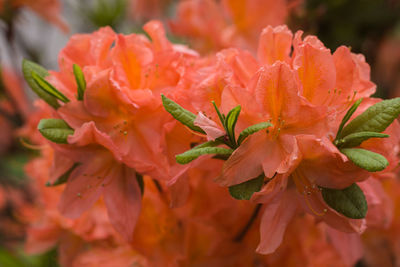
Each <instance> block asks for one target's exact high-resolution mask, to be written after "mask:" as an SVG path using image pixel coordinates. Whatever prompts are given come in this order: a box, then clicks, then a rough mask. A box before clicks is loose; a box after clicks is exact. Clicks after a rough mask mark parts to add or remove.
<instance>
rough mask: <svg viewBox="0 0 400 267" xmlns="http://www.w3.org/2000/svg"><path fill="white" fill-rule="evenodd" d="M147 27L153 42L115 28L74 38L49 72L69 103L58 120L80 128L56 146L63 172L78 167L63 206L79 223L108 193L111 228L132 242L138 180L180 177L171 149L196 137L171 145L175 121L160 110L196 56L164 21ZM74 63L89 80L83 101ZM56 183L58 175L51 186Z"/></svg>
mask: <svg viewBox="0 0 400 267" xmlns="http://www.w3.org/2000/svg"><path fill="white" fill-rule="evenodd" d="M144 28H145V30H146V31H147V32H148V33H149V35H150V36H151V38H152V42H150V41H149V40H148V39H147V38H145V37H144V36H143V35H137V34H132V35H128V36H124V35H120V34H116V33H114V32H113V31H112V30H111V29H110V28H103V29H100V30H99V31H97V32H95V33H93V34H90V35H88V34H82V35H76V36H73V37H72V38H71V41H70V42H69V43H68V44H67V46H66V48H64V49H63V50H62V51H61V53H60V56H59V65H60V71H58V72H56V71H51V72H50V76H48V77H47V80H48V81H49V82H50V83H51V84H53V85H54V86H55V87H56V88H57V90H59V91H60V92H62V93H63V94H65V96H66V97H67V98H68V99H69V100H70V101H69V102H68V103H65V104H63V105H62V106H61V107H60V108H58V109H57V111H55V112H54V115H53V116H55V117H56V118H62V119H63V120H64V121H65V122H66V123H67V124H68V125H69V126H70V127H72V129H73V130H74V134H73V135H71V136H69V137H68V144H67V145H63V144H52V146H53V148H54V150H55V151H56V155H60V156H61V157H63V158H65V159H68V160H64V161H59V162H58V163H57V162H56V164H55V165H56V168H59V170H58V172H57V173H59V174H62V173H63V172H64V173H65V172H67V171H68V169H70V168H74V169H73V171H72V172H71V174H70V177H69V179H68V182H67V186H66V188H65V190H64V192H63V195H62V197H61V200H60V204H59V208H60V210H61V212H62V213H63V214H64V215H66V216H69V217H71V218H77V217H78V216H80V215H81V214H82V213H83V212H84V211H85V210H87V209H89V208H90V207H91V206H92V205H93V204H94V203H95V202H96V201H97V200H98V199H99V198H100V197H101V196H103V198H104V202H105V205H106V207H107V211H108V215H109V218H110V221H111V223H112V225H113V226H114V227H115V228H116V230H117V231H118V232H119V233H121V234H122V235H123V236H124V237H125V238H126V239H127V240H131V238H132V234H133V230H134V226H135V224H136V221H137V218H138V214H139V213H140V207H141V192H140V188H139V184H138V180H137V179H139V178H138V177H139V176H140V175H151V176H152V178H154V179H157V180H160V181H166V180H169V179H172V178H173V177H175V176H177V175H178V176H177V177H179V176H180V175H181V174H182V172H183V171H184V167H182V166H180V165H178V164H177V163H176V162H175V161H174V154H168V153H166V149H167V147H168V149H169V150H170V151H175V150H174V148H173V147H171V146H174V144H175V143H179V142H181V143H182V142H183V141H185V140H187V142H186V143H185V145H184V148H182V149H183V150H178V151H177V152H178V153H181V152H183V151H184V149H187V148H189V147H190V139H191V136H192V134H189V136H188V137H185V138H187V139H183V140H178V142H176V141H173V142H172V143H171V142H170V141H169V140H168V132H169V131H172V130H173V129H174V127H173V125H172V124H168V122H171V121H172V118H170V116H169V115H168V114H167V113H166V112H165V111H164V109H163V107H162V104H161V98H160V93H161V92H165V93H168V92H169V91H171V90H172V89H173V88H174V87H175V86H176V85H177V84H179V82H180V80H181V76H182V75H183V74H184V73H185V69H186V68H188V66H189V63H190V61H191V60H194V59H196V58H197V54H196V53H195V52H194V51H191V50H189V49H187V48H185V47H182V46H174V45H172V44H171V43H170V42H169V41H168V40H167V39H166V38H165V33H164V30H163V28H162V25H161V24H160V23H159V22H156V21H153V22H149V23H148V24H146V25H145V27H144ZM88 51H89V52H88ZM73 64H77V65H79V66H80V67H81V68H82V70H83V74H84V77H85V80H86V84H87V86H86V89H85V92H84V96H83V99H82V100H79V99H77V85H76V83H75V77H74V75H73V72H72V70H73ZM173 124H176V122H173ZM168 125H169V126H168ZM182 129H184V128H183V127H182ZM178 148H179V147H178ZM57 158H58V156H56V157H55V160H56V159H57ZM171 158H172V160H171ZM171 161H173V164H172V163H171ZM74 164H78V165H77V166H76V167H74ZM57 178H58V177H57V176H55V175H53V177H51V179H50V182H51V183H53V182H54V181H56V180H57Z"/></svg>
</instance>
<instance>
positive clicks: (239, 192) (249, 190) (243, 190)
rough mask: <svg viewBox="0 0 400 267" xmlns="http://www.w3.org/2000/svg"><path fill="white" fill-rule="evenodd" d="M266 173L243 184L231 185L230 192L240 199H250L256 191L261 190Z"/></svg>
mask: <svg viewBox="0 0 400 267" xmlns="http://www.w3.org/2000/svg"><path fill="white" fill-rule="evenodd" d="M264 177H265V175H264V174H261V175H260V176H258V177H256V178H254V179H251V180H248V181H246V182H243V183H241V184H237V185H233V186H230V187H229V193H230V194H231V196H232V197H233V198H235V199H239V200H249V199H250V198H251V196H252V195H253V194H254V192H258V191H260V190H261V187H262V186H263V184H264Z"/></svg>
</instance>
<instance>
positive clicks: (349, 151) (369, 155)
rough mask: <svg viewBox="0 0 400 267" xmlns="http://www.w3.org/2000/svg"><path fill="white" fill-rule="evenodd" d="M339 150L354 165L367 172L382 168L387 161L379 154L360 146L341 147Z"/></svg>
mask: <svg viewBox="0 0 400 267" xmlns="http://www.w3.org/2000/svg"><path fill="white" fill-rule="evenodd" d="M340 152H342V153H343V154H345V155H346V156H347V157H348V158H349V160H351V161H352V162H353V163H354V164H355V165H357V166H358V167H360V168H363V169H365V170H367V171H369V172H377V171H382V170H384V169H385V168H386V167H387V166H388V165H389V162H388V161H387V159H386V158H385V157H384V156H382V155H381V154H378V153H375V152H372V151H369V150H365V149H361V148H343V149H340Z"/></svg>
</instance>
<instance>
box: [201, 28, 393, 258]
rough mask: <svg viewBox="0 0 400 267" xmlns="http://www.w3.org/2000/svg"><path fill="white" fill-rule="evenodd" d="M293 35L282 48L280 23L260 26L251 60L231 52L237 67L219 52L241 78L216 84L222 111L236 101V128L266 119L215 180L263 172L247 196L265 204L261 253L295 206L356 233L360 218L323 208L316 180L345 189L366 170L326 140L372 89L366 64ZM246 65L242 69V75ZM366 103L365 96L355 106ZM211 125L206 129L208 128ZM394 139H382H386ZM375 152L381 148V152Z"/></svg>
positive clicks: (233, 180) (228, 182) (228, 181)
mask: <svg viewBox="0 0 400 267" xmlns="http://www.w3.org/2000/svg"><path fill="white" fill-rule="evenodd" d="M300 37H301V32H298V33H296V35H295V38H294V40H293V47H294V52H293V54H292V55H290V49H291V43H292V34H291V32H290V31H289V30H288V29H287V28H286V27H284V26H280V27H277V28H272V27H267V28H266V29H265V30H264V31H263V33H262V38H261V40H260V44H259V50H258V56H259V60H260V61H261V62H260V63H258V64H259V65H258V67H257V63H254V61H253V60H247V61H243V60H242V59H241V58H240V56H239V55H241V54H242V53H243V52H238V53H236V55H234V56H233V58H235V60H236V62H241V63H242V65H241V68H238V67H237V66H238V65H237V64H235V65H234V64H232V62H235V61H233V60H232V59H231V58H230V57H227V56H226V54H225V57H224V58H225V62H226V63H227V64H228V65H230V66H231V72H233V74H231V76H230V77H232V76H233V77H235V76H236V77H242V79H241V80H242V81H243V82H242V84H241V83H239V84H235V83H233V85H228V86H226V87H225V88H224V89H223V91H222V93H221V95H222V98H221V99H222V100H221V109H222V111H223V112H225V113H226V112H228V111H229V110H230V109H232V108H233V107H235V106H236V105H239V104H240V105H241V106H242V110H241V115H240V118H239V120H238V124H237V131H238V133H239V132H240V131H241V130H243V129H244V128H246V127H248V126H250V125H253V124H256V123H259V122H263V121H269V122H271V123H272V125H273V127H270V128H268V129H267V130H266V131H265V130H264V131H260V132H258V133H255V134H253V135H251V136H250V137H248V138H247V140H246V141H245V142H244V143H243V144H242V145H241V146H240V147H239V148H237V149H236V150H235V151H234V152H233V154H232V155H231V156H230V158H229V159H228V160H227V161H226V163H225V164H224V167H223V169H222V174H221V175H220V176H219V177H218V178H217V179H216V181H217V182H218V183H219V184H220V185H223V186H232V185H236V184H239V183H243V182H245V181H248V180H250V179H253V178H255V177H257V176H259V175H260V173H264V174H265V176H266V177H267V178H268V180H267V181H268V182H267V184H266V185H265V186H264V187H263V189H262V190H261V191H260V192H258V193H255V194H254V196H253V200H255V201H258V202H261V203H265V204H266V210H267V211H268V212H265V213H264V216H263V219H262V222H261V228H260V230H261V242H260V246H259V247H258V249H257V251H258V252H261V253H271V252H273V251H274V250H275V249H276V248H277V247H278V246H279V244H280V242H281V240H282V237H283V234H284V231H285V228H286V226H287V224H288V223H289V221H290V220H291V218H292V217H293V216H294V214H296V213H297V212H298V211H299V210H304V211H306V212H309V213H310V214H313V215H315V216H317V217H318V218H319V219H321V220H324V221H325V222H326V223H328V224H329V225H331V226H333V227H334V228H336V229H339V230H341V231H345V232H362V231H363V230H364V229H365V224H366V222H365V220H352V219H348V218H346V217H344V216H343V215H340V214H339V213H337V212H336V211H334V210H333V209H331V208H330V207H329V206H328V205H327V204H326V203H325V201H324V200H323V199H322V196H321V193H320V190H319V189H318V187H319V186H322V187H329V188H345V187H348V186H350V185H351V184H353V183H355V182H361V181H363V180H365V179H367V178H369V177H370V174H369V173H368V172H367V171H364V170H363V169H361V168H359V167H357V166H355V165H354V164H353V163H352V162H350V161H349V160H348V159H347V157H346V156H345V155H343V154H342V153H341V152H340V151H339V149H338V148H336V146H335V145H334V144H333V143H332V141H333V139H334V135H335V134H336V131H337V128H338V125H339V123H340V121H341V118H342V116H343V115H344V112H345V111H346V110H347V109H348V108H349V106H350V105H351V103H353V101H354V100H356V99H358V98H359V97H368V96H369V95H370V94H372V93H373V92H374V90H375V85H374V84H373V83H371V82H370V81H369V78H368V77H369V67H368V65H366V63H365V61H364V59H363V58H362V57H361V56H358V55H354V54H351V53H350V51H349V50H348V49H347V48H345V47H340V48H339V49H338V50H337V51H336V52H335V53H334V54H333V55H331V53H330V51H329V50H328V49H326V48H325V47H324V46H323V44H322V43H321V42H320V41H319V40H318V39H317V38H316V37H313V36H309V37H306V38H305V39H304V40H301V38H300ZM266 42H268V44H267V43H266ZM271 44H272V45H271ZM239 60H240V61H239ZM246 66H249V68H248V69H249V70H250V71H249V72H248V73H247V75H245V76H243V73H245V72H243V71H242V69H245V67H246ZM255 66H256V68H254V67H255ZM245 77H247V78H245ZM338 86H340V88H337V87H338ZM370 105H372V104H371V102H369V101H366V104H364V105H363V106H364V107H365V108H366V107H368V106H370ZM365 108H364V109H365ZM361 110H363V109H360V111H359V112H361ZM357 114H359V113H357ZM214 118H215V117H214ZM197 120H198V121H200V120H201V116H198V119H197ZM201 121H202V123H201V124H198V125H199V126H200V127H203V128H204V130H205V131H206V132H207V133H209V134H210V133H213V134H210V135H209V138H211V139H212V138H215V137H216V136H214V132H215V131H214V130H215V129H217V128H216V127H215V125H214V126H212V125H211V123H203V122H204V119H203V120H201ZM211 126H212V128H213V131H212V132H210V131H209V129H208V127H211ZM396 127H397V126H396ZM206 128H207V129H206ZM394 140H397V139H393V138H391V139H388V141H386V140H385V141H386V142H389V143H387V144H388V145H390V144H393V143H394ZM367 144H368V143H366V144H363V145H367ZM379 152H382V153H383V154H384V155H385V156H386V155H389V153H388V151H382V150H379Z"/></svg>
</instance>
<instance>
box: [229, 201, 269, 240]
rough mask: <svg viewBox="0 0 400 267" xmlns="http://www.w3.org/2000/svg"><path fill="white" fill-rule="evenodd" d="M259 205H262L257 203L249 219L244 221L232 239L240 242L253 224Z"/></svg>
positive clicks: (259, 208) (258, 211)
mask: <svg viewBox="0 0 400 267" xmlns="http://www.w3.org/2000/svg"><path fill="white" fill-rule="evenodd" d="M261 206H262V205H261V204H257V206H256V207H255V209H254V211H253V214H252V215H251V217H250V219H249V221H248V222H247V223H246V225H245V226H244V227H243V229H242V230H241V231H240V232H239V234H238V235H236V237H235V239H234V241H236V242H240V241H242V240H243V238H244V237H245V236H246V234H247V232H248V231H249V230H250V228H251V226H252V225H253V223H254V221H255V220H256V219H257V216H258V213H260V210H261Z"/></svg>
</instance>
